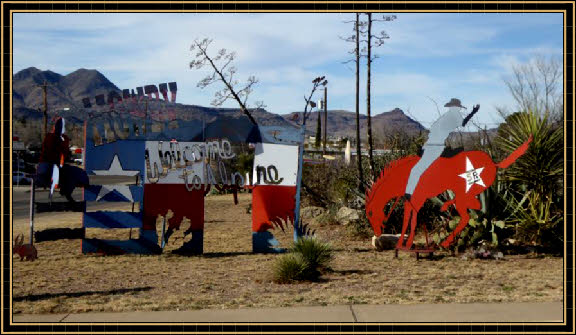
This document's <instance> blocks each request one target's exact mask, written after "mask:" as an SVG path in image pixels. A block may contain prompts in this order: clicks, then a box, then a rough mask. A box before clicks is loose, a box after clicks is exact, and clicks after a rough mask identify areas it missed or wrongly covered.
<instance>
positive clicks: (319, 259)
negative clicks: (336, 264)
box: [292, 237, 333, 270]
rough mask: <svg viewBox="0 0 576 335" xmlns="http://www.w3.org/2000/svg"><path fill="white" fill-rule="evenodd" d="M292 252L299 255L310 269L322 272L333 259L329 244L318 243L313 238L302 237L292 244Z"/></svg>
mask: <svg viewBox="0 0 576 335" xmlns="http://www.w3.org/2000/svg"><path fill="white" fill-rule="evenodd" d="M292 252H293V253H295V254H300V255H302V257H303V258H304V261H305V262H306V263H307V264H308V267H309V268H310V269H314V270H323V269H326V268H328V264H329V263H330V261H331V260H332V258H333V252H332V247H331V246H330V244H328V243H325V242H322V241H319V240H318V239H316V238H315V237H303V238H300V239H298V241H297V242H296V243H294V247H293V248H292Z"/></svg>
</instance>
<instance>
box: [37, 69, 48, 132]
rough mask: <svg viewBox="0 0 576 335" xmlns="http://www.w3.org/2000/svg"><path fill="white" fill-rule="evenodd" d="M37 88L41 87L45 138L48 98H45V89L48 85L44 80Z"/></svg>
mask: <svg viewBox="0 0 576 335" xmlns="http://www.w3.org/2000/svg"><path fill="white" fill-rule="evenodd" d="M38 86H39V87H42V94H43V97H44V111H43V112H44V136H46V134H47V133H48V96H47V88H48V83H47V82H46V80H44V83H43V84H42V85H38Z"/></svg>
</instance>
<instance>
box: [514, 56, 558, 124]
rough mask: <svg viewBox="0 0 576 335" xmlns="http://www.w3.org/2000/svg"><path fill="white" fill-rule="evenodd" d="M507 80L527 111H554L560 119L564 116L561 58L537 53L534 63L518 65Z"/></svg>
mask: <svg viewBox="0 0 576 335" xmlns="http://www.w3.org/2000/svg"><path fill="white" fill-rule="evenodd" d="M512 71H513V73H512V75H511V76H508V77H505V78H503V80H504V83H505V84H506V86H507V87H508V90H509V91H510V93H511V94H512V96H513V97H514V100H515V101H516V104H517V108H518V109H520V110H524V111H528V110H530V111H534V112H538V113H542V114H544V113H550V115H551V116H553V117H554V118H555V119H557V120H561V119H562V117H563V109H564V102H563V89H562V75H563V73H562V64H561V63H560V61H559V60H558V59H557V58H554V57H549V58H547V57H545V56H542V55H539V56H536V58H535V60H534V61H532V62H527V63H524V64H520V65H516V66H514V67H513V69H512Z"/></svg>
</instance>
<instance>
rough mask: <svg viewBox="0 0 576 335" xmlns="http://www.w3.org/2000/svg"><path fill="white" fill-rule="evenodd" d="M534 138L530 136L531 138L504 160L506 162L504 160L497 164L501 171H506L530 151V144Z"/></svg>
mask: <svg viewBox="0 0 576 335" xmlns="http://www.w3.org/2000/svg"><path fill="white" fill-rule="evenodd" d="M533 137H534V136H533V135H530V137H529V138H528V139H527V140H526V142H524V143H522V145H520V146H519V147H518V148H517V149H516V150H514V151H513V152H512V153H511V154H510V155H508V157H506V158H504V160H502V161H501V162H500V163H498V164H496V166H497V167H498V168H500V169H505V168H507V167H509V166H510V165H512V163H514V162H515V161H516V160H517V159H518V158H520V156H522V155H524V154H525V153H526V150H528V145H529V144H530V142H532V139H533Z"/></svg>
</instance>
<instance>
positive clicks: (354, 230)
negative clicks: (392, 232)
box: [346, 211, 374, 239]
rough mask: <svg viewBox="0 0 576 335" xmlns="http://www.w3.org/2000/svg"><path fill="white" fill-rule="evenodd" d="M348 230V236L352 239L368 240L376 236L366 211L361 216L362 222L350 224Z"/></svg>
mask: <svg viewBox="0 0 576 335" xmlns="http://www.w3.org/2000/svg"><path fill="white" fill-rule="evenodd" d="M346 228H347V233H348V235H349V236H350V237H352V238H360V239H367V238H370V237H372V236H373V235H374V231H373V230H372V226H371V225H370V221H368V218H367V217H366V212H364V211H362V212H361V214H360V220H358V221H352V222H350V223H349V224H348V225H347V226H346Z"/></svg>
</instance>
